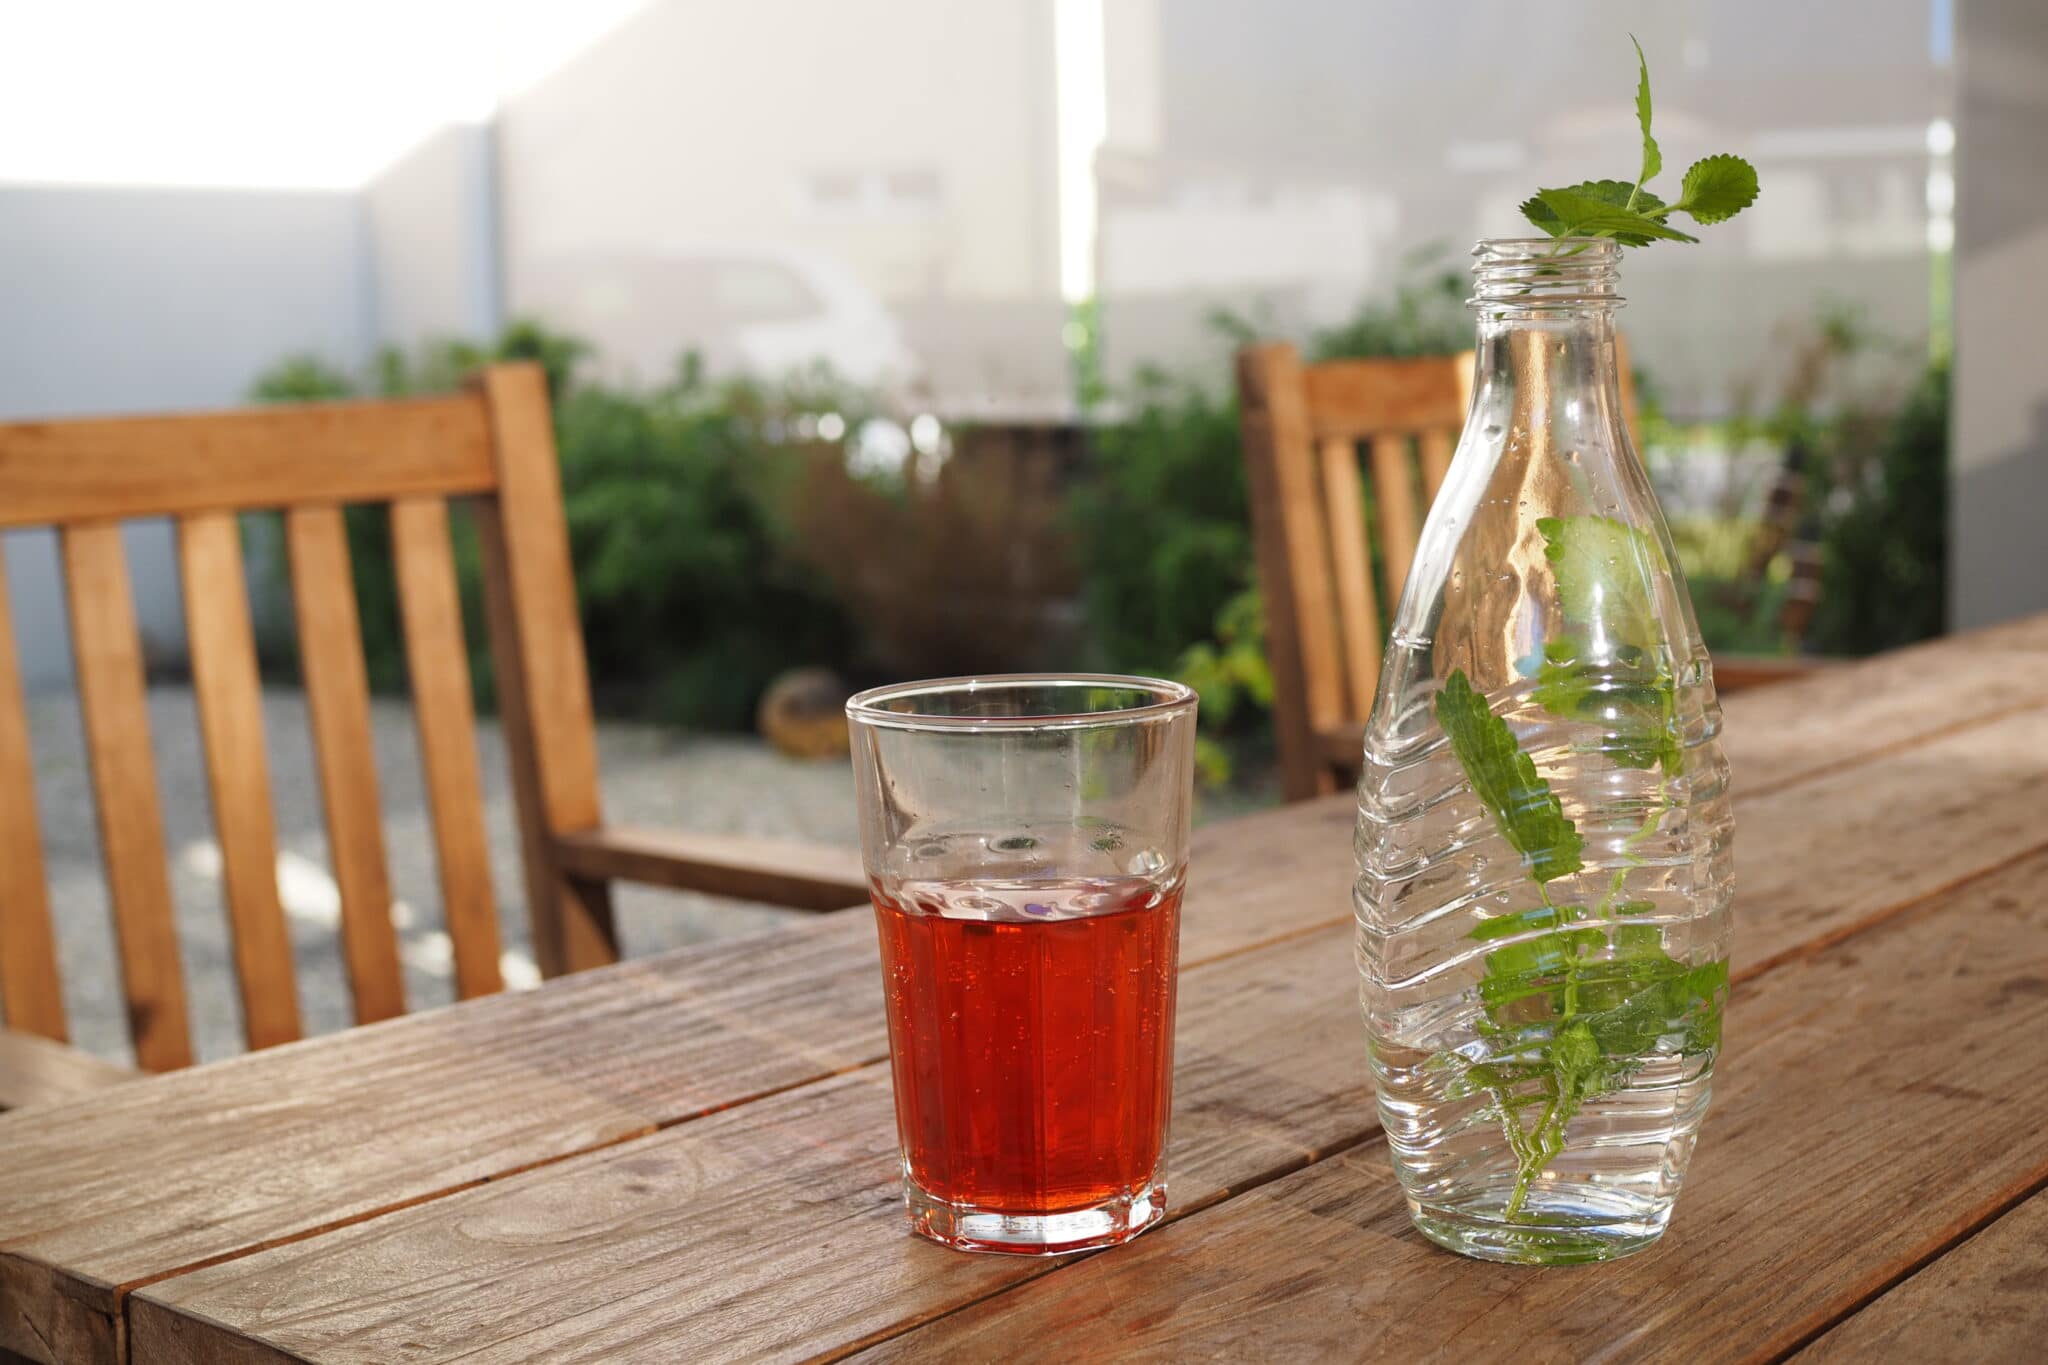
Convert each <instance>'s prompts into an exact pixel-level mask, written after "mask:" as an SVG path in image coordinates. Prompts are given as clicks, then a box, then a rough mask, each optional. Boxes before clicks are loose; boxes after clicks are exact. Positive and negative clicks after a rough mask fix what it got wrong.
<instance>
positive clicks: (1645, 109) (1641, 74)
mask: <svg viewBox="0 0 2048 1365" xmlns="http://www.w3.org/2000/svg"><path fill="white" fill-rule="evenodd" d="M1628 40H1629V41H1630V42H1632V43H1635V44H1636V72H1637V74H1636V125H1637V126H1638V127H1640V128H1641V129H1642V130H1643V169H1642V171H1641V172H1640V173H1638V174H1637V176H1636V185H1635V188H1636V191H1637V194H1632V195H1630V196H1629V200H1628V203H1627V205H1626V207H1628V208H1634V207H1635V206H1636V202H1637V199H1638V197H1639V194H1640V191H1641V190H1642V187H1643V186H1645V185H1647V184H1649V183H1650V181H1651V179H1652V178H1653V177H1654V176H1655V175H1656V174H1657V172H1659V171H1661V170H1663V169H1664V154H1663V153H1662V152H1660V151H1658V150H1657V139H1656V138H1653V137H1651V136H1650V59H1649V58H1648V57H1645V56H1644V55H1643V45H1642V44H1641V43H1637V42H1636V35H1635V34H1633V33H1631V34H1629V35H1628Z"/></svg>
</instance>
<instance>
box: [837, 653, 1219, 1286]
mask: <svg viewBox="0 0 2048 1365" xmlns="http://www.w3.org/2000/svg"><path fill="white" fill-rule="evenodd" d="M846 712H847V717H848V719H849V721H850V723H851V730H852V736H853V764H854V781H855V784H856V788H857V792H858V796H859V803H860V821H861V852H862V856H863V858H864V860H865V862H866V865H867V874H868V883H869V887H870V891H871V894H872V896H873V899H874V904H875V919H876V925H877V929H878V932H879V936H880V938H881V945H882V972H883V978H884V980H883V985H884V990H885V994H886V996H887V1003H888V1015H889V1054H890V1062H891V1066H892V1071H893V1079H894V1081H895V1089H896V1126H897V1135H898V1137H899V1139H900V1141H901V1144H902V1155H903V1195H904V1202H905V1205H906V1206H907V1208H908V1210H909V1214H910V1225H911V1228H912V1230H913V1231H914V1232H916V1233H917V1234H918V1235H920V1236H923V1237H928V1238H930V1239H931V1240H933V1241H935V1242H940V1243H943V1244H945V1245H947V1246H951V1247H959V1248H962V1249H966V1250H975V1251H1006V1252H1014V1253H1019V1254H1024V1255H1053V1254H1056V1253H1060V1252H1067V1251H1077V1250H1082V1249H1084V1248H1088V1247H1099V1246H1109V1245H1113V1244H1115V1243H1118V1242H1123V1241H1126V1240H1128V1239H1129V1238H1131V1237H1133V1236H1135V1235H1137V1234H1138V1233H1139V1232H1141V1231H1143V1230H1144V1229H1145V1228H1147V1227H1149V1226H1150V1225H1151V1224H1153V1223H1154V1222H1157V1221H1158V1219H1159V1217H1160V1215H1161V1214H1162V1213H1163V1212H1164V1211H1165V1207H1166V1132H1167V1117H1168V1111H1169V1108H1170V1106H1171V1101H1172V1094H1173V1004H1174V977H1175V967H1176V961H1177V958H1178V952H1179V939H1180V900H1181V889H1182V886H1183V884H1184V882H1185V878H1186V872H1187V849H1188V806H1189V797H1190V791H1191V787H1192V780H1193V765H1194V733H1195V695H1194V693H1193V692H1192V691H1190V690H1189V689H1188V688H1186V687H1183V686H1181V685H1180V684H1178V683H1172V682H1163V681H1159V680H1156V679H1151V678H1123V677H1109V676H1101V675H1086V674H1075V675H1066V676H1042V675H1032V676H1007V677H987V678H947V679H941V680H938V681H933V682H917V683H905V684H901V685H898V686H893V687H882V688H876V689H874V690H872V691H868V692H863V693H861V694H860V695H859V696H856V697H854V698H853V699H852V700H851V701H849V702H848V703H847V705H846Z"/></svg>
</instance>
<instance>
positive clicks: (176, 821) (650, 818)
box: [29, 686, 1276, 1063]
mask: <svg viewBox="0 0 2048 1365" xmlns="http://www.w3.org/2000/svg"><path fill="white" fill-rule="evenodd" d="M149 710H150V729H151V733H152V735H153V737H154V740H155V748H156V761H157V787H158V790H159V791H160V792H161V793H163V802H162V808H163V817H164V836H165V845H166V847H167V849H168V850H169V854H170V866H171V893H172V897H173V899H174V901H175V903H176V907H177V915H178V929H179V937H180V939H181V942H182V950H183V958H184V966H185V982H186V993H187V995H188V997H189V1000H190V1007H191V1014H192V1022H193V1030H194V1042H195V1045H196V1046H197V1048H198V1051H199V1056H200V1058H201V1060H204V1061H212V1060H215V1059H217V1058H221V1057H227V1056H232V1055H234V1054H235V1053H237V1052H240V1051H242V1039H241V1016H240V1007H239V1004H238V999H237V995H236V991H235V978H234V968H233V959H232V956H231V948H230V942H229V937H228V928H227V912H226V907H225V903H224V899H223V886H222V882H221V869H220V861H221V860H220V849H219V845H218V844H216V843H215V842H214V833H213V824H212V812H211V810H210V809H209V806H208V802H207V798H206V790H207V788H206V780H205V760H204V757H203V755H202V751H201V749H200V739H199V721H198V713H197V711H196V709H195V707H194V704H193V697H192V693H191V690H190V689H189V688H187V687H181V686H159V687H153V688H152V689H151V690H150V693H149ZM371 723H372V728H373V731H374V737H375V744H376V749H377V769H378V780H379V786H380V789H381V795H382V807H383V811H384V833H385V850H386V855H387V857H388V859H389V863H390V869H391V883H392V894H393V895H394V897H395V898H396V903H395V904H394V906H393V907H392V917H393V920H394V922H395V923H396V924H397V926H398V932H399V944H400V955H401V958H402V960H403V961H404V964H405V973H406V997H407V1002H408V1004H409V1005H410V1007H411V1008H413V1009H421V1008H425V1007H428V1006H432V1005H439V1004H446V1003H448V1002H449V1001H451V1000H452V999H453V998H454V988H453V976H452V955H451V947H450V944H449V941H448V937H447V934H446V932H445V931H444V929H443V922H442V918H441V904H440V892H439V886H438V883H437V880H436V872H435V863H434V849H433V837H432V831H431V828H430V825H429V821H428V817H427V813H426V809H425V806H424V797H423V792H422V782H421V773H420V765H419V759H418V756H417V749H416V747H415V744H414V738H413V724H412V713H411V709H410V707H409V706H408V705H407V704H406V703H405V702H404V701H402V700H388V699H387V700H379V701H377V702H375V703H373V706H372V714H371ZM29 727H30V734H31V736H32V738H33V742H34V745H35V759H36V797H37V803H38V806H39V808H40V817H41V825H42V836H43V850H44V856H45V859H46V861H47V863H48V875H49V881H50V891H51V906H52V910H53V912H54V914H55V916H56V919H57V933H58V939H59V946H60V951H61V953H62V959H63V967H62V970H63V975H64V997H65V1004H66V1006H67V1009H68V1011H69V1014H70V1020H71V1033H72V1040H73V1041H74V1042H75V1043H77V1044H78V1045H79V1046H81V1047H84V1048H87V1049H90V1050H91V1051H93V1052H96V1053H98V1054H100V1055H101V1056H104V1057H107V1058H109V1059H112V1060H114V1061H118V1062H123V1063H127V1062H130V1061H131V1060H132V1053H131V1052H130V1049H129V1043H128V1036H127V1026H126V1022H125V1015H124V1011H123V1008H122V1004H121V996H120V977H119V972H118V971H117V969H116V965H115V964H116V961H117V959H116V956H115V951H114V938H113V931H112V927H111V922H110V919H109V915H108V905H107V893H106V883H105V880H104V878H103V876H102V873H101V869H100V856H99V840H98V832H97V827H96V824H95V818H94V805H93V799H92V786H91V781H90V777H89V774H88V771H87V768H86V759H85V750H84V740H83V737H82V734H81V731H80V726H79V716H78V707H77V703H76V698H75V695H72V694H68V693H67V694H55V695H50V696H45V697H33V698H31V699H30V702H29ZM264 728H265V734H266V738H267V740H268V744H269V757H270V780H271V789H272V793H273V803H272V804H273V809H274V810H275V811H276V814H277V837H278V885H279V891H280V898H281V899H282V901H283V902H284V906H285V911H286V915H287V918H288V920H289V923H290V930H291V935H292V941H293V947H294V957H295V961H296V964H297V968H298V987H299V1004H300V1011H301V1015H302V1017H303V1020H304V1024H305V1028H306V1031H307V1032H308V1033H309V1034H312V1033H326V1032H331V1031H333V1030H335V1029H341V1028H346V1027H347V1026H348V1025H349V1024H350V1023H351V1022H352V1021H351V1018H350V1011H349V1001H348V992H347V978H346V975H345V973H344V970H343V966H342V960H341V954H340V946H339V942H338V938H337V935H336V926H337V924H338V922H339V918H340V896H339V893H338V892H337V891H336V889H335V885H334V881H333V878H332V876H331V875H330V874H329V871H328V864H327V839H326V833H325V829H324V826H323V824H322V819H321V811H320V801H319V788H318V782H317V777H316V774H315V768H314V766H313V765H314V759H313V748H312V738H311V732H310V730H309V728H308V718H307V713H306V704H305V698H304V696H303V695H302V694H300V693H298V692H296V691H273V692H267V693H265V695H264ZM477 743H478V749H479V753H480V755H481V758H482V764H483V777H484V788H485V804H486V811H485V821H486V827H487V830H488V834H489V838H490V846H491V854H492V867H491V872H492V880H493V882H494V883H495V885H496V887H497V893H498V919H499V924H500V926H501V929H502V933H503V942H504V948H505V964H504V965H505V978H506V981H507V982H508V984H511V985H514V986H524V985H533V984H536V983H537V982H538V980H539V973H538V971H537V970H536V969H535V967H534V965H533V958H532V954H531V951H530V949H529V944H528V935H527V924H526V903H525V895H524V887H523V885H522V880H521V876H520V870H519V855H518V841H517V835H516V833H515V829H514V824H513V810H512V795H511V785H510V778H509V775H508V772H507V768H506V761H505V746H504V742H503V739H502V737H501V735H500V734H499V732H498V730H497V728H496V726H495V724H493V723H490V722H486V723H484V724H482V725H480V726H479V727H478V732H477ZM598 763H599V771H600V772H601V773H602V775H603V784H604V810H605V817H606V819H608V820H611V821H614V822H617V823H621V824H641V825H653V826H660V827H666V828H670V829H687V830H704V831H711V832H721V833H735V834H755V835H764V836H774V837H785V838H799V839H809V840H814V841H817V842H821V843H836V844H843V845H847V846H851V845H853V844H855V843H857V842H858V838H859V835H858V832H857V826H856V823H855V817H854V810H853V783H852V779H851V776H850V774H849V772H848V766H847V764H846V763H845V762H844V761H843V760H842V761H838V762H810V761H802V760H797V759H791V758H785V757H783V756H782V755H780V754H778V753H776V752H775V751H774V750H773V749H771V748H770V747H769V746H768V745H766V744H765V743H763V742H762V741H760V740H757V739H752V738H746V737H740V736H729V735H719V736H704V735H692V734H687V733H683V732H679V731H675V730H669V729H663V728H660V727H656V726H645V725H625V724H616V723H605V724H602V725H600V726H599V727H598ZM1272 785H1273V784H1272V783H1270V782H1262V783H1254V784H1252V785H1251V786H1250V788H1249V789H1245V790H1238V791H1234V792H1230V793H1225V794H1220V795H1217V796H1212V797H1208V798H1205V799H1204V801H1203V802H1202V803H1201V807H1200V808H1199V809H1198V818H1208V819H1214V818H1218V817H1220V816H1226V815H1230V814H1234V813H1237V812H1239V811H1242V810H1245V809H1249V808H1253V807H1256V806H1261V805H1266V804H1270V803H1271V802H1272V800H1274V799H1275V795H1276V793H1275V792H1274V791H1273V790H1271V789H1270V788H1271V787H1272ZM616 903H617V907H618V914H619V925H620V934H621V936H622V938H623V940H624V947H625V950H626V952H627V953H628V955H630V956H636V957H637V956H643V955H645V954H647V953H651V952H659V951H661V950H663V949H666V948H674V947H679V946H682V945H684V944H689V943H698V942H704V941H707V940H710V939H717V938H730V937H734V936H737V935H741V934H749V933H756V932H759V931H762V930H764V929H769V928H773V927H775V926H777V925H780V924H785V923H789V922H792V921H795V920H800V919H803V918H805V917H806V916H805V915H804V914H803V912H801V911H790V910H781V909H777V908H775V907H772V906H763V905H749V904H741V903H738V902H734V901H727V900H717V899H714V898H711V897H707V896H696V895H687V894H681V893H676V892H669V891H661V890H655V889H650V888H644V887H631V886H620V887H619V888H618V890H617V894H616Z"/></svg>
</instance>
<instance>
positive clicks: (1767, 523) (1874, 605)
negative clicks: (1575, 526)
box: [1681, 300, 1949, 654]
mask: <svg viewBox="0 0 2048 1365" xmlns="http://www.w3.org/2000/svg"><path fill="white" fill-rule="evenodd" d="M1761 373H1763V374H1767V375H1769V376H1770V377H1771V378H1770V382H1771V383H1773V384H1774V385H1775V387H1776V396H1775V399H1774V401H1773V402H1772V403H1771V405H1770V406H1769V407H1768V409H1766V410H1764V411H1762V412H1761V413H1759V412H1758V410H1757V409H1758V407H1759V403H1758V400H1757V392H1758V390H1759V389H1761V388H1762V386H1763V381H1755V382H1753V383H1752V384H1751V385H1749V386H1747V387H1746V389H1745V391H1743V392H1739V393H1738V395H1737V415H1736V416H1735V418H1734V419H1732V420H1731V421H1729V422H1726V423H1723V424H1720V427H1719V430H1718V431H1717V432H1716V436H1717V438H1718V440H1719V441H1720V442H1721V443H1723V444H1724V445H1725V446H1726V447H1728V448H1730V449H1742V448H1745V447H1752V448H1762V449H1766V450H1770V451H1773V452H1775V453H1776V455H1777V458H1778V460H1779V468H1778V470H1777V472H1776V474H1775V475H1774V476H1773V479H1772V481H1771V484H1772V485H1774V486H1767V488H1766V496H1765V498H1764V499H1763V506H1762V507H1761V509H1754V508H1753V506H1752V504H1753V503H1754V501H1755V499H1754V498H1753V497H1752V496H1751V494H1752V493H1753V491H1754V490H1751V489H1747V488H1740V487H1733V486H1731V488H1730V489H1729V490H1727V495H1726V497H1725V499H1724V507H1723V509H1722V511H1723V516H1724V517H1725V518H1727V519H1730V520H1731V521H1732V520H1733V519H1735V518H1738V517H1739V518H1740V520H1739V521H1735V522H1734V524H1735V525H1736V526H1738V527H1739V528H1740V530H1741V532H1742V534H1743V536H1744V537H1745V539H1744V540H1743V543H1742V548H1741V550H1740V552H1739V553H1736V554H1734V555H1733V556H1732V557H1731V556H1726V555H1724V556H1721V557H1719V558H1718V559H1717V561H1716V562H1715V563H1713V565H1712V567H1710V568H1707V569H1705V571H1704V572H1702V571H1701V570H1698V569H1694V568H1693V566H1692V561H1691V559H1690V558H1688V557H1687V556H1686V555H1685V554H1684V552H1683V547H1681V558H1682V559H1685V560H1686V563H1687V567H1688V572H1689V574H1690V575H1691V577H1692V584H1693V595H1694V602H1695V605H1696V606H1697V608H1698V610H1699V616H1700V628H1701V633H1702V634H1703V635H1704V636H1705V637H1706V640H1707V643H1708V644H1709V645H1710V646H1712V647H1713V648H1715V649H1720V650H1728V651H1737V652H1747V653H1776V652H1782V651H1784V650H1788V649H1791V650H1799V649H1804V650H1808V651H1811V652H1814V653H1819V654H1863V653H1870V652H1873V651H1876V650H1881V649H1889V648H1893V647H1895V646H1898V645H1903V644H1908V643H1911V642H1912V641H1914V640H1921V639H1925V638H1927V637H1929V636H1931V635H1936V634H1939V633H1940V632H1941V630H1942V628H1943V624H1944V622H1945V620H1946V608H1947V562H1948V540H1947V508H1948V475H1947V470H1948V387H1949V380H1948V365H1947V362H1946V361H1945V360H1936V361H1933V362H1931V363H1930V362H1928V361H1926V360H1925V359H1924V353H1923V352H1921V351H1920V349H1919V348H1917V347H1915V346H1913V345H1911V344H1909V343H1905V342H1902V341H1899V340H1897V339H1895V338H1891V337H1887V336H1885V335H1884V334H1883V333H1881V332H1879V331H1877V330H1876V329H1874V328H1873V327H1871V326H1870V324H1869V323H1868V321H1867V320H1866V319H1865V318H1864V316H1863V315H1862V313H1861V311H1860V310H1858V309H1857V308H1855V307H1854V306H1852V305H1848V304H1844V303H1841V302H1839V301H1833V300H1823V301H1822V302H1821V304H1820V305H1819V306H1818V308H1817V309H1816V311H1815V314H1814V316H1813V317H1812V318H1811V319H1809V320H1806V321H1802V322H1794V323H1790V324H1786V325H1783V326H1781V327H1779V328H1778V329H1777V334H1776V335H1775V336H1774V338H1773V345H1772V346H1771V347H1770V348H1769V350H1768V352H1767V354H1766V359H1765V361H1764V363H1763V366H1762V370H1761ZM1801 555H1803V556H1806V557H1807V558H1808V560H1809V561H1817V570H1818V580H1819V581H1818V583H1817V585H1816V586H1817V589H1818V600H1817V602H1815V603H1814V604H1813V606H1812V611H1811V618H1810V620H1809V619H1805V618H1804V617H1803V616H1802V615H1801V614H1800V613H1798V612H1796V611H1794V610H1792V607H1793V606H1794V605H1795V604H1794V601H1793V598H1792V592H1791V590H1792V587H1793V584H1792V582H1791V579H1792V577H1793V561H1794V559H1795V558H1796V557H1798V556H1801Z"/></svg>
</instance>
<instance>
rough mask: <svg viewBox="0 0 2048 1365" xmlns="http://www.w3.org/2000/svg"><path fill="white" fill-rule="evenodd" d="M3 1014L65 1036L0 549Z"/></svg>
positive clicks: (26, 1028)
mask: <svg viewBox="0 0 2048 1365" xmlns="http://www.w3.org/2000/svg"><path fill="white" fill-rule="evenodd" d="M0 812H4V813H5V818H0V1021H4V1023H5V1025H6V1027H8V1028H11V1029H18V1030H20V1031H21V1032H23V1033H35V1034H40V1035H41V1036H43V1037H45V1038H54V1039H56V1040H57V1041H58V1042H60V1043H61V1042H63V1041H64V1040H65V1039H66V1037H67V1036H68V1033H67V1031H66V1029H65V1026H64V995H63V992H62V991H61V990H60V989H59V988H58V977H57V940H56V934H55V932H54V931H53V928H52V926H51V923H50V889H49V887H48V885H47V884H46V883H45V882H44V880H43V876H44V873H43V841H42V835H41V831H40V829H39V827H38V822H37V819H36V789H35V759H34V755H33V754H32V753H31V752H30V748H29V734H28V703H27V700H26V699H25V698H24V697H23V696H22V691H21V657H20V653H19V650H18V647H17V645H16V644H15V639H14V609H13V606H12V603H11V602H10V600H9V598H8V592H7V556H6V554H5V553H4V552H0Z"/></svg>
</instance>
